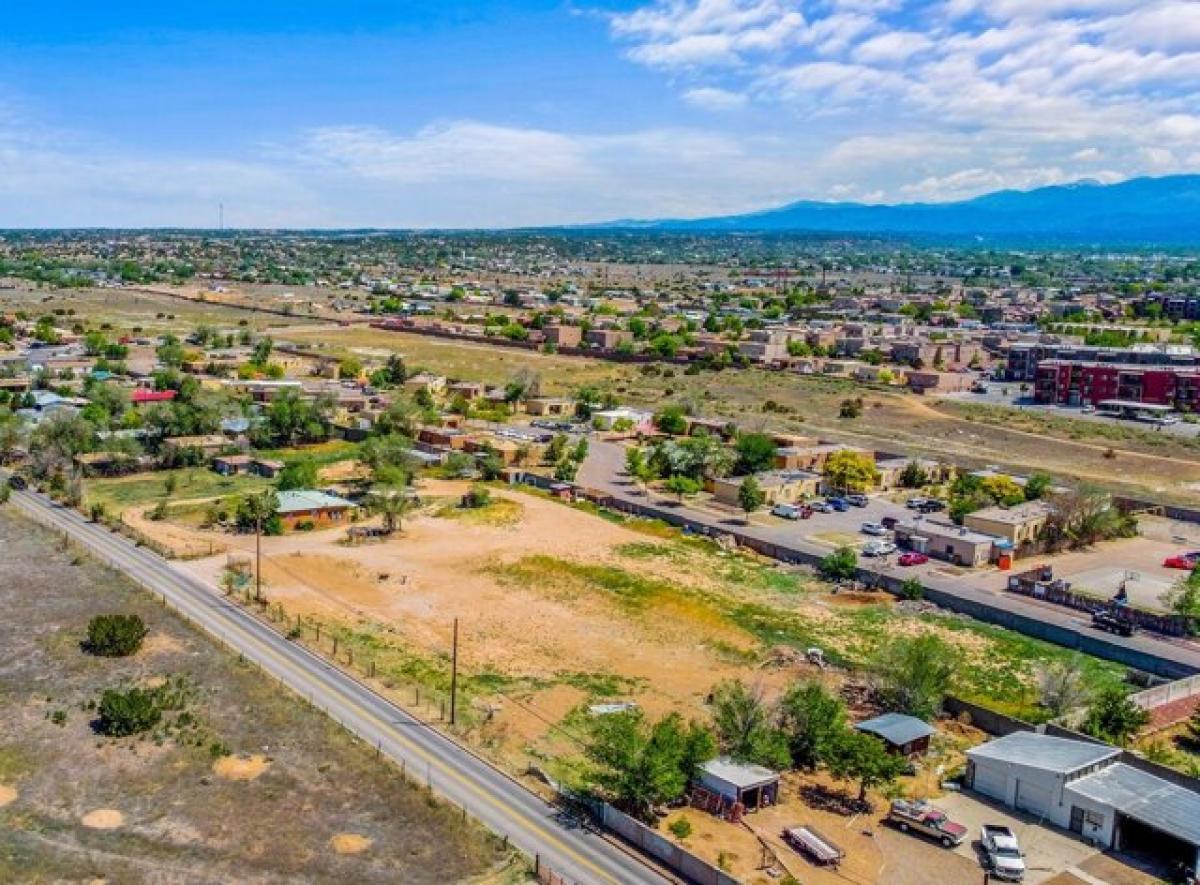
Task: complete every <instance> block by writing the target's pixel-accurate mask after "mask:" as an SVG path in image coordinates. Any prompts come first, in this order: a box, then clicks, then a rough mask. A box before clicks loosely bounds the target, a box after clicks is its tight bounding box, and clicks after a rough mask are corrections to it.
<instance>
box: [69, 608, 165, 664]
mask: <svg viewBox="0 0 1200 885" xmlns="http://www.w3.org/2000/svg"><path fill="white" fill-rule="evenodd" d="M148 632H149V631H148V630H147V629H146V625H145V624H144V623H143V622H142V619H141V618H140V617H139V616H138V615H97V616H96V617H94V618H92V620H91V621H89V622H88V629H87V642H86V643H85V644H86V647H87V650H88V651H89V652H91V653H92V654H94V655H100V656H101V657H106V658H124V657H127V656H129V655H131V654H133V653H135V652H136V651H137V650H138V649H139V648H141V647H142V640H143V639H145V638H146V633H148Z"/></svg>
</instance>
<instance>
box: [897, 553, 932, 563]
mask: <svg viewBox="0 0 1200 885" xmlns="http://www.w3.org/2000/svg"><path fill="white" fill-rule="evenodd" d="M897 562H899V563H900V564H901V565H924V564H925V563H927V562H929V557H928V556H926V555H925V554H924V553H917V552H916V551H915V550H910V551H908V552H907V553H901V554H900V559H898V560H897Z"/></svg>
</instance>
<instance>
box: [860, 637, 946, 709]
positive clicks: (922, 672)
mask: <svg viewBox="0 0 1200 885" xmlns="http://www.w3.org/2000/svg"><path fill="white" fill-rule="evenodd" d="M960 659H961V656H960V655H959V653H958V650H957V649H956V648H954V647H953V646H952V645H950V644H949V643H948V642H946V641H945V640H944V639H942V638H941V637H940V636H937V635H935V634H933V633H923V634H921V635H919V636H913V637H897V638H895V639H893V640H892V641H890V642H888V643H885V644H884V645H883V646H882V647H881V648H880V649H879V651H878V652H877V653H876V656H875V660H874V662H873V669H874V673H875V678H876V681H877V682H878V686H879V693H880V696H881V698H882V700H883V703H884V706H885V707H887V709H889V710H893V711H895V712H899V713H907V714H908V715H910V716H916V717H918V718H919V719H925V720H930V719H932V718H933V717H934V716H936V715H937V713H938V711H940V710H941V708H942V701H944V700H945V698H946V695H947V694H948V693H949V691H950V688H951V686H952V685H953V684H954V677H955V674H956V673H957V672H958V669H959V664H960Z"/></svg>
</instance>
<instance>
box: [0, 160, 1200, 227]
mask: <svg viewBox="0 0 1200 885" xmlns="http://www.w3.org/2000/svg"><path fill="white" fill-rule="evenodd" d="M1176 178H1197V179H1200V173H1178V174H1174V175H1162V176H1136V177H1132V178H1127V179H1123V180H1121V181H1116V182H1111V183H1104V182H1097V181H1094V180H1089V179H1079V180H1076V181H1069V182H1062V183H1061V184H1054V185H1043V186H1039V187H1033V188H1005V189H1003V190H999V191H989V192H986V193H982V194H977V195H975V196H972V197H966V198H962V199H955V200H942V201H925V202H910V203H860V202H854V201H832V200H831V201H822V200H807V199H798V200H791V201H788V202H785V203H781V204H779V205H777V206H763V207H759V208H757V209H751V210H749V211H747V212H745V213H738V215H739V216H740V215H746V216H754V215H758V214H766V213H770V212H776V211H780V210H783V209H787V208H790V207H793V206H798V205H799V206H803V205H814V206H825V207H846V208H862V209H872V208H875V209H888V208H892V209H896V208H906V207H938V206H943V207H949V206H955V205H961V204H964V203H970V202H972V201H974V200H978V199H982V198H986V197H990V196H995V195H997V194H1002V193H1014V194H1030V193H1035V192H1037V191H1046V190H1053V189H1068V190H1069V189H1073V188H1079V187H1097V188H1105V187H1112V186H1117V185H1122V184H1128V183H1130V182H1136V181H1164V180H1168V179H1176ZM713 217H714V216H694V217H690V218H670V219H667V218H656V219H651V218H644V219H643V218H636V219H635V218H618V219H608V220H605V219H598V220H595V221H591V222H582V223H577V224H567V225H558V224H533V225H521V226H515V227H370V226H361V225H357V226H348V227H321V226H306V227H280V226H267V227H231V226H228V225H227V226H225V227H215V226H214V227H203V226H195V227H193V226H184V225H160V226H147V227H139V226H87V227H83V226H64V227H53V226H46V227H3V226H0V235H2V234H6V233H109V232H111V233H119V232H125V233H142V232H145V233H154V232H158V233H177V232H178V233H188V234H206V235H222V234H238V233H262V234H269V233H284V234H287V233H309V232H312V233H322V234H374V233H379V234H408V233H419V234H436V233H497V234H504V233H521V232H538V231H550V232H557V233H579V234H588V233H602V232H606V231H607V232H613V233H617V232H626V233H630V232H641V233H657V234H672V233H674V234H685V233H686V234H692V235H698V234H713V235H719V234H721V233H723V231H722V230H720V229H718V228H712V229H701V228H697V229H689V230H679V229H672V228H669V227H664V228H655V227H648V226H647V225H650V224H654V223H656V222H658V223H661V222H682V223H688V222H703V221H706V220H709V219H711V218H713ZM741 232H743V233H767V234H775V235H780V234H794V235H804V236H820V235H838V234H844V235H854V236H861V237H864V238H866V237H880V236H889V235H892V236H904V235H906V234H908V235H911V234H912V233H913V232H911V231H909V232H904V231H897V232H888V231H886V230H880V231H877V232H861V231H859V232H856V231H843V230H839V229H838V228H836V227H830V228H828V229H812V228H798V229H794V230H783V229H780V230H760V231H741ZM965 235H967V234H966V232H964V236H965ZM1197 245H1200V243H1198V244H1197Z"/></svg>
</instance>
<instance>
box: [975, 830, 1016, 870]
mask: <svg viewBox="0 0 1200 885" xmlns="http://www.w3.org/2000/svg"><path fill="white" fill-rule="evenodd" d="M982 836H983V838H982V840H981V841H982V843H983V852H984V854H985V855H986V856H987V862H988V866H989V867H991V872H992V875H993V876H995V877H996V878H997V879H1006V880H1007V881H1009V882H1020V881H1021V880H1022V879H1024V878H1025V859H1024V858H1025V855H1024V854H1022V853H1021V846H1020V845H1019V844H1017V836H1016V834H1015V833H1013V831H1012V830H1011V829H1009V828H1008V827H1002V826H999V825H997V824H984V825H983V829H982Z"/></svg>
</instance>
